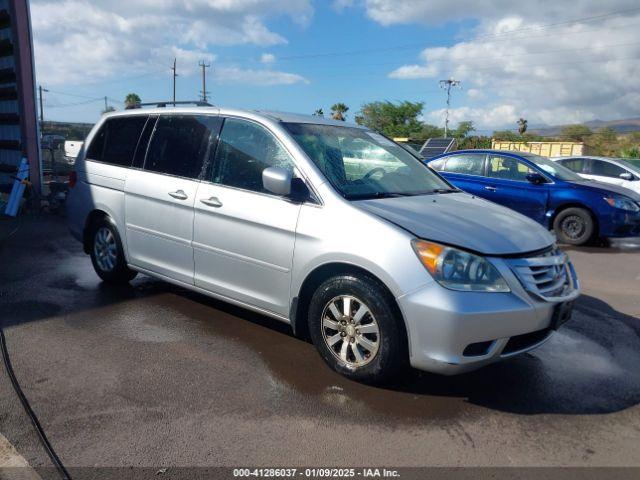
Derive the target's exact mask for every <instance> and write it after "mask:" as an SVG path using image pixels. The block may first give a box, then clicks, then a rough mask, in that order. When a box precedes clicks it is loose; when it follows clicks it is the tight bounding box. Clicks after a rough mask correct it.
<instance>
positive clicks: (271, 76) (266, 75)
mask: <svg viewBox="0 0 640 480" xmlns="http://www.w3.org/2000/svg"><path fill="white" fill-rule="evenodd" d="M213 76H214V78H215V79H216V80H217V81H218V83H244V84H248V85H255V86H262V87H264V86H272V85H293V84H296V83H309V81H308V80H307V79H306V78H304V77H303V76H301V75H297V74H295V73H287V72H278V71H275V70H252V69H242V68H238V67H222V68H218V69H216V70H215V71H214V74H213Z"/></svg>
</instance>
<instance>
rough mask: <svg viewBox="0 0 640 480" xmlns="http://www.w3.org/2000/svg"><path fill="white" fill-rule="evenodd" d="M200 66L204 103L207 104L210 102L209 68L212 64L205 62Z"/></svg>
mask: <svg viewBox="0 0 640 480" xmlns="http://www.w3.org/2000/svg"><path fill="white" fill-rule="evenodd" d="M198 65H200V67H202V101H203V102H207V101H208V100H209V98H208V96H207V68H209V67H211V64H210V63H206V62H205V61H204V60H203V61H202V62H200V63H199V64H198Z"/></svg>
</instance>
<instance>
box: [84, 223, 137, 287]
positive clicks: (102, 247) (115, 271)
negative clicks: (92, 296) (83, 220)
mask: <svg viewBox="0 0 640 480" xmlns="http://www.w3.org/2000/svg"><path fill="white" fill-rule="evenodd" d="M90 254H91V263H93V268H94V269H95V271H96V273H97V274H98V276H99V277H100V278H101V279H102V280H104V281H105V282H107V283H114V284H122V283H127V282H129V281H131V280H133V279H134V278H135V276H136V275H137V273H136V272H134V271H133V270H131V269H129V267H127V262H126V260H125V257H124V250H123V249H122V241H121V240H120V235H118V230H117V229H116V227H115V226H114V225H113V223H111V222H110V221H109V220H108V219H106V218H103V219H100V220H98V221H97V222H95V223H94V224H93V226H92V230H91V252H90Z"/></svg>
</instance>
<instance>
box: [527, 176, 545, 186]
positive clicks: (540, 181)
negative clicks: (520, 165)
mask: <svg viewBox="0 0 640 480" xmlns="http://www.w3.org/2000/svg"><path fill="white" fill-rule="evenodd" d="M527 181H528V182H530V183H533V184H534V185H541V184H543V183H547V179H546V178H544V177H543V176H542V175H540V174H539V173H528V174H527Z"/></svg>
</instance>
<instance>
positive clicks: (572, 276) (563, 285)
mask: <svg viewBox="0 0 640 480" xmlns="http://www.w3.org/2000/svg"><path fill="white" fill-rule="evenodd" d="M506 262H507V264H508V265H509V267H510V268H511V270H512V271H513V273H514V274H515V275H516V277H517V278H518V280H519V281H520V283H521V284H522V286H523V287H524V289H525V290H526V291H527V292H528V293H529V294H530V295H532V296H534V297H535V298H537V299H539V300H542V301H545V302H551V303H557V302H567V301H571V300H574V299H575V298H577V297H578V295H579V294H580V291H579V288H580V287H579V285H578V280H577V276H576V273H575V270H574V268H573V265H572V264H571V261H570V260H569V257H568V255H567V254H566V253H564V252H561V251H560V250H557V249H554V250H552V251H550V252H547V253H544V254H542V255H540V256H537V257H530V258H514V259H507V260H506Z"/></svg>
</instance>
